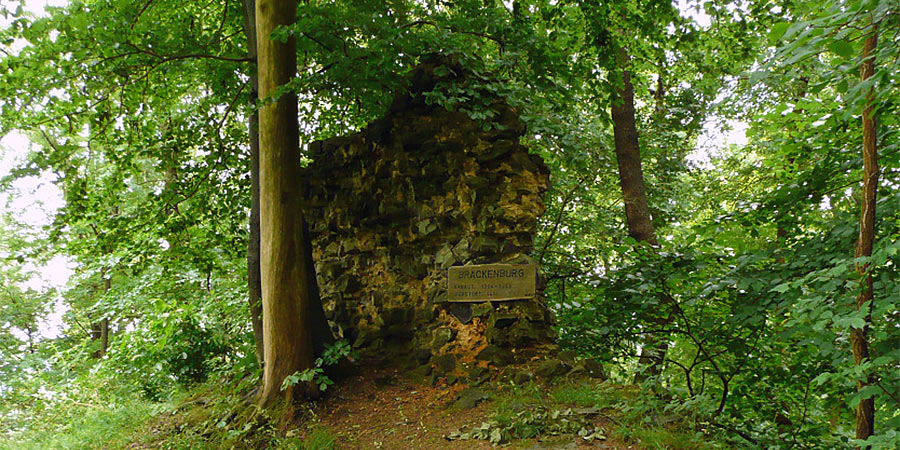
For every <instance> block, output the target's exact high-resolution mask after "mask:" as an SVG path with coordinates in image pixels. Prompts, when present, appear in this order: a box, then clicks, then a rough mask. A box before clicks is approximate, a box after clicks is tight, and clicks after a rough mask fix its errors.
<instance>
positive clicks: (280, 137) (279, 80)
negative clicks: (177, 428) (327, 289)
mask: <svg viewBox="0 0 900 450" xmlns="http://www.w3.org/2000/svg"><path fill="white" fill-rule="evenodd" d="M296 8H297V3H296V2H293V1H290V0H259V1H257V3H256V32H257V34H256V43H257V51H258V63H257V67H258V74H259V95H260V98H263V99H266V102H265V103H264V104H263V105H262V107H261V108H260V110H259V144H260V147H259V171H260V173H259V174H260V177H259V178H260V238H261V239H260V244H261V246H260V247H261V265H260V269H261V274H262V305H263V341H264V344H265V345H264V346H265V351H264V359H265V368H264V371H263V387H262V391H261V393H260V398H259V403H260V404H261V405H266V404H268V403H270V402H272V401H273V400H276V399H278V398H279V397H281V396H282V395H283V396H284V397H285V398H287V399H288V400H292V399H293V398H294V397H297V396H303V395H308V396H312V395H315V394H316V393H317V392H318V391H317V389H315V386H313V385H310V384H298V385H296V386H291V387H288V388H287V389H285V390H284V391H282V390H281V385H282V382H283V381H284V379H285V377H287V376H288V375H291V374H293V373H294V372H297V371H302V370H304V369H308V368H311V367H312V366H313V358H314V355H315V353H314V349H315V347H316V344H315V343H314V342H313V334H312V332H313V328H314V327H313V325H312V319H313V316H312V315H311V311H312V310H313V309H314V305H312V304H311V303H312V302H313V301H314V300H315V296H314V295H313V294H312V289H310V285H309V280H310V274H309V271H310V270H312V269H313V268H312V267H310V266H309V264H307V257H306V255H304V253H305V250H306V249H307V248H308V245H307V243H306V242H307V241H306V237H305V236H304V233H303V228H304V227H303V219H302V215H301V202H302V199H301V198H300V192H299V189H298V181H299V177H300V173H299V170H300V153H299V150H300V149H299V146H300V137H299V127H298V123H297V98H296V96H295V95H293V94H291V93H284V94H282V95H281V96H279V97H278V98H277V99H275V100H273V101H269V98H270V97H271V96H273V95H275V94H276V90H277V89H278V87H280V86H282V85H284V84H286V83H287V82H288V81H290V79H291V77H293V76H294V74H295V73H296V66H297V63H296V57H297V55H296V40H295V39H294V38H293V37H291V38H289V39H288V41H287V42H285V43H282V42H278V41H275V40H272V39H270V37H269V36H270V35H271V33H272V31H273V30H275V28H276V27H278V26H280V25H290V24H292V23H293V22H294V21H295V20H296ZM313 276H314V275H313ZM319 308H321V306H319Z"/></svg>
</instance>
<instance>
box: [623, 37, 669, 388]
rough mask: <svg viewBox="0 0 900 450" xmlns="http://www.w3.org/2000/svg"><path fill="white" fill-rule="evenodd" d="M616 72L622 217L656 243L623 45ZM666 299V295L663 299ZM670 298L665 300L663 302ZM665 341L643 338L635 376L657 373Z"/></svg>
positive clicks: (631, 231) (634, 232)
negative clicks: (623, 206)
mask: <svg viewBox="0 0 900 450" xmlns="http://www.w3.org/2000/svg"><path fill="white" fill-rule="evenodd" d="M616 62H617V65H618V68H619V71H618V72H617V73H616V75H617V76H618V77H617V79H616V80H614V82H613V83H612V86H611V89H610V103H611V104H610V110H611V112H612V120H613V139H614V141H615V151H616V163H617V164H618V167H619V186H620V187H621V188H622V198H623V200H624V202H625V221H626V224H627V226H628V235H629V236H631V237H632V238H634V239H635V240H636V241H638V242H647V243H649V244H650V245H653V246H657V245H659V241H658V240H657V238H656V230H655V229H654V227H653V220H652V218H651V217H650V203H649V201H648V200H647V187H646V185H645V184H644V172H643V170H642V169H641V148H640V144H639V141H638V130H637V124H636V121H635V117H634V87H633V85H632V84H631V68H630V64H631V63H630V58H629V56H628V50H626V49H625V48H624V47H619V48H618V49H616ZM664 300H666V299H664ZM668 303H670V302H667V301H664V304H668ZM667 350H668V344H667V343H666V341H665V339H664V338H660V337H657V336H655V335H653V334H650V335H647V336H646V337H645V338H644V345H643V347H642V348H641V355H640V358H639V360H638V364H639V365H640V367H642V368H645V370H644V371H643V372H640V373H639V374H637V375H636V376H635V380H636V381H641V380H643V379H644V378H645V377H647V376H655V375H659V374H660V372H661V371H662V361H663V359H664V358H665V356H666V351H667Z"/></svg>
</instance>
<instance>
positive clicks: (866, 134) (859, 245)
mask: <svg viewBox="0 0 900 450" xmlns="http://www.w3.org/2000/svg"><path fill="white" fill-rule="evenodd" d="M877 40H878V25H877V24H873V25H872V33H871V34H870V35H869V37H868V38H866V42H865V44H864V46H863V63H862V67H861V69H860V78H861V79H862V80H863V81H865V80H866V79H868V78H870V77H871V76H872V75H873V74H874V73H875V55H874V54H873V53H874V52H875V45H876V43H877ZM862 128H863V130H862V131H863V170H864V172H865V174H864V176H863V195H862V201H861V205H860V206H861V208H860V209H861V211H860V216H859V240H858V241H857V242H856V257H857V258H862V257H868V256H872V248H873V247H874V245H875V201H876V194H877V191H878V143H877V136H876V130H875V94H874V91H873V90H869V92H868V94H867V95H866V106H865V108H864V109H863V115H862ZM856 271H857V273H859V275H860V276H861V277H863V286H862V291H861V292H860V293H859V295H858V296H857V297H856V308H857V309H860V308H868V314H867V315H866V325H865V326H864V327H863V328H854V329H852V330H851V332H850V342H851V344H852V346H853V360H854V361H855V362H856V365H860V364H862V363H863V362H865V361H867V360H869V343H868V339H867V337H866V334H867V331H868V327H869V323H871V321H872V303H874V301H875V298H874V294H873V290H872V276H871V274H869V273H868V264H857V266H856ZM873 382H874V379H873V377H872V375H871V374H869V375H867V376H866V379H865V381H863V380H859V381H858V382H857V390H858V391H861V390H862V389H863V388H865V387H866V386H868V385H871V384H872V383H873ZM874 433H875V399H874V398H873V397H869V398H866V399H863V400H862V401H860V402H859V405H857V407H856V438H857V439H867V438H868V437H869V436H871V435H873V434H874Z"/></svg>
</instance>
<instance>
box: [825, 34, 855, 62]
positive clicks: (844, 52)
mask: <svg viewBox="0 0 900 450" xmlns="http://www.w3.org/2000/svg"><path fill="white" fill-rule="evenodd" d="M827 47H828V50H831V51H832V53H834V54H835V55H838V56H840V57H841V58H844V59H850V58H851V57H853V54H854V53H855V52H854V51H853V45H851V44H850V43H849V42H847V41H844V40H839V39H836V40H833V41H831V42H829V43H828V45H827Z"/></svg>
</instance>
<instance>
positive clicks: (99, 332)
mask: <svg viewBox="0 0 900 450" xmlns="http://www.w3.org/2000/svg"><path fill="white" fill-rule="evenodd" d="M106 273H107V269H103V274H104V278H103V292H104V293H106V292H109V289H110V288H111V287H112V279H110V278H106V277H105V274H106ZM91 340H92V341H99V343H100V348H98V349H97V350H96V351H94V353H93V355H92V356H93V357H94V358H102V357H104V356H106V351H107V350H108V349H109V318H108V317H104V318H102V319H100V321H99V322H92V323H91Z"/></svg>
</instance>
